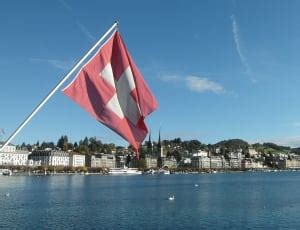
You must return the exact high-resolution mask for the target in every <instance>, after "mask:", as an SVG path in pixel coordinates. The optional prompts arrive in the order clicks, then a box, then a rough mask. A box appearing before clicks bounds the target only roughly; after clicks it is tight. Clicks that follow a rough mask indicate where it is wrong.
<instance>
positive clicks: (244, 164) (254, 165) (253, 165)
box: [241, 158, 263, 170]
mask: <svg viewBox="0 0 300 230" xmlns="http://www.w3.org/2000/svg"><path fill="white" fill-rule="evenodd" d="M241 168H242V169H243V170H247V169H262V168H263V164H262V162H259V161H258V162H255V161H254V160H253V159H251V158H245V159H243V160H242V161H241Z"/></svg>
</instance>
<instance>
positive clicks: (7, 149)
mask: <svg viewBox="0 0 300 230" xmlns="http://www.w3.org/2000/svg"><path fill="white" fill-rule="evenodd" d="M3 144H4V142H0V148H2V146H3ZM2 152H5V153H14V152H16V146H15V145H12V144H8V145H6V146H5V147H4V148H3V150H2Z"/></svg>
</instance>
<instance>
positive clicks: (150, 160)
mask: <svg viewBox="0 0 300 230" xmlns="http://www.w3.org/2000/svg"><path fill="white" fill-rule="evenodd" d="M145 161H146V167H147V168H157V157H153V156H150V155H149V156H145Z"/></svg>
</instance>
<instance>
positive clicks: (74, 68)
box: [0, 21, 119, 152]
mask: <svg viewBox="0 0 300 230" xmlns="http://www.w3.org/2000/svg"><path fill="white" fill-rule="evenodd" d="M118 26H119V22H118V21H116V22H115V23H114V24H113V25H112V26H111V27H110V28H109V29H108V30H107V31H106V33H105V34H104V35H103V36H102V37H101V38H100V39H99V40H98V41H97V42H96V43H95V45H94V46H93V47H92V48H91V49H90V50H89V51H88V52H87V53H86V54H85V55H84V56H83V57H82V58H81V59H80V60H79V61H78V62H77V63H76V64H75V65H74V67H73V68H72V69H71V70H70V71H69V73H67V74H66V75H65V76H64V78H63V79H62V80H61V81H60V82H59V83H58V84H57V85H56V86H55V87H54V88H53V89H52V90H51V91H50V93H48V95H47V96H46V97H45V98H44V99H43V100H42V101H41V102H40V103H39V104H38V105H37V106H36V107H35V109H34V110H33V111H32V112H31V113H30V114H29V115H28V116H27V118H26V119H25V120H24V121H23V122H22V123H21V124H20V125H19V126H18V128H17V129H16V130H15V131H14V132H13V133H12V134H11V135H10V136H9V138H8V139H7V140H6V141H5V143H4V144H3V145H2V147H1V149H0V152H1V151H3V149H4V148H5V146H7V145H8V144H9V143H10V142H11V140H12V139H13V138H14V137H15V136H16V135H17V134H18V133H19V132H20V131H21V130H22V129H23V128H24V126H25V125H26V124H27V123H28V122H29V121H30V120H31V119H32V118H33V117H34V115H35V114H36V113H37V112H38V111H39V110H40V109H41V108H42V107H43V105H44V104H45V103H46V102H47V101H48V100H49V99H50V98H51V97H52V96H53V94H54V93H55V92H56V91H57V90H58V89H59V88H60V87H61V86H62V84H63V83H64V82H65V81H66V80H67V79H68V78H69V77H70V76H71V75H72V74H73V73H74V71H75V70H76V69H77V68H78V67H79V66H80V65H81V64H82V63H83V62H84V61H85V59H86V58H87V57H88V56H89V55H90V54H91V53H92V52H93V51H94V50H95V49H96V48H97V47H98V46H99V45H100V43H101V42H103V40H104V39H105V38H106V37H107V36H108V35H109V34H110V33H111V32H113V31H114V30H117V29H118Z"/></svg>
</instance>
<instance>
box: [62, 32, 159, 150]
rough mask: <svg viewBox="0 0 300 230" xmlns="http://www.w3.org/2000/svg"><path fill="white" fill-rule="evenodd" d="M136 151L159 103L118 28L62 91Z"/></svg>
mask: <svg viewBox="0 0 300 230" xmlns="http://www.w3.org/2000/svg"><path fill="white" fill-rule="evenodd" d="M63 92H64V93H65V94H66V95H67V96H69V97H70V98H71V99H72V100H73V101H74V102H76V103H77V104H79V105H80V106H81V107H82V108H84V109H85V110H86V111H87V112H89V113H90V114H91V115H92V116H93V117H95V118H96V119H97V120H98V121H99V122H101V123H103V124H104V125H106V126H107V127H109V128H111V129H112V130H114V131H115V132H116V133H118V134H119V135H121V136H122V137H123V138H124V139H126V140H127V141H128V142H129V143H130V144H131V145H132V147H133V148H134V149H135V151H138V149H139V146H140V143H141V142H142V141H143V140H144V139H145V137H146V135H147V133H148V129H147V126H146V124H145V122H144V119H145V117H146V116H147V115H149V114H150V113H151V112H153V111H154V110H155V109H156V108H157V102H156V99H155V98H154V96H153V94H152V93H151V91H150V89H149V87H148V86H147V84H146V82H145V81H144V79H143V77H142V75H141V73H140V71H139V70H138V68H137V66H136V65H135V63H134V61H133V59H132V58H131V56H130V54H129V52H128V51H127V49H126V46H125V44H124V42H123V40H122V38H121V36H120V34H119V32H118V31H116V32H115V33H114V34H113V35H112V36H111V37H110V38H109V39H108V40H107V41H106V43H105V44H104V45H103V46H102V47H101V48H100V49H99V50H98V52H97V53H96V54H95V55H94V56H93V57H92V58H91V59H90V60H89V61H88V62H87V63H86V64H85V65H84V66H83V67H82V68H81V70H80V71H79V73H78V74H77V76H76V77H75V78H74V80H73V81H72V82H71V83H70V84H69V85H68V86H67V87H66V88H65V89H64V90H63Z"/></svg>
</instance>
